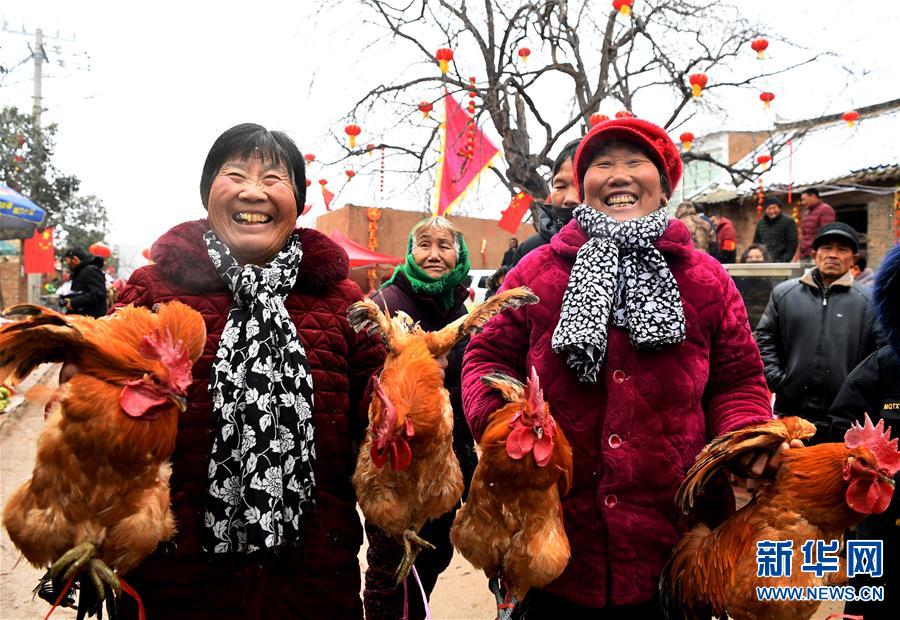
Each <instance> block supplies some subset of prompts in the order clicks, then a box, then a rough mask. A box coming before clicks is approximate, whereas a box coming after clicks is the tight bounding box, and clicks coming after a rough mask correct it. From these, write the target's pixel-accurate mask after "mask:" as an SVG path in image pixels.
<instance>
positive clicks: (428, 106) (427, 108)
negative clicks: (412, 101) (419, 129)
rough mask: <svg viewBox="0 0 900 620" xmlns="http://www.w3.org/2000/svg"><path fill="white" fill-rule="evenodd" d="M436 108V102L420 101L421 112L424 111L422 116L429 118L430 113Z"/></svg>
mask: <svg viewBox="0 0 900 620" xmlns="http://www.w3.org/2000/svg"><path fill="white" fill-rule="evenodd" d="M433 109H434V104H433V103H431V102H430V101H420V102H419V112H421V113H422V118H428V113H429V112H431V111H432V110H433Z"/></svg>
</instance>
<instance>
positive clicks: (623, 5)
mask: <svg viewBox="0 0 900 620" xmlns="http://www.w3.org/2000/svg"><path fill="white" fill-rule="evenodd" d="M632 6H634V0H613V8H614V9H615V10H617V11H618V12H619V13H621V14H622V16H623V17H628V16H629V15H631V7H632Z"/></svg>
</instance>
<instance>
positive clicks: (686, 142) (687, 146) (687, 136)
mask: <svg viewBox="0 0 900 620" xmlns="http://www.w3.org/2000/svg"><path fill="white" fill-rule="evenodd" d="M678 139H679V140H681V146H683V147H684V150H685V151H690V150H691V146H692V145H693V143H694V134H692V133H691V132H690V131H685V132H684V133H683V134H681V135H680V136H678Z"/></svg>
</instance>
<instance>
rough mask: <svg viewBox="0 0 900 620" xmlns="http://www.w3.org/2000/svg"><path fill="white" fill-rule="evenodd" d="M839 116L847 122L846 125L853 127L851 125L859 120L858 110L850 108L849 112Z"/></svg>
mask: <svg viewBox="0 0 900 620" xmlns="http://www.w3.org/2000/svg"><path fill="white" fill-rule="evenodd" d="M841 118H842V119H844V122H845V123H847V126H848V127H853V125H855V124H856V121H858V120H859V112H857V111H856V110H850V111H849V112H844V113H843V114H841Z"/></svg>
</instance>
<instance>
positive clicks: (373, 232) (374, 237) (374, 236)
mask: <svg viewBox="0 0 900 620" xmlns="http://www.w3.org/2000/svg"><path fill="white" fill-rule="evenodd" d="M380 218H381V209H379V208H378V207H369V208H368V209H366V219H367V220H369V239H368V243H367V247H368V248H369V249H370V250H372V251H373V252H374V251H375V250H377V249H378V220H379V219H380ZM366 280H367V281H368V283H369V290H372V289H374V288H375V285H376V284H377V282H378V269H377V268H375V267H370V268H369V269H367V270H366Z"/></svg>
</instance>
